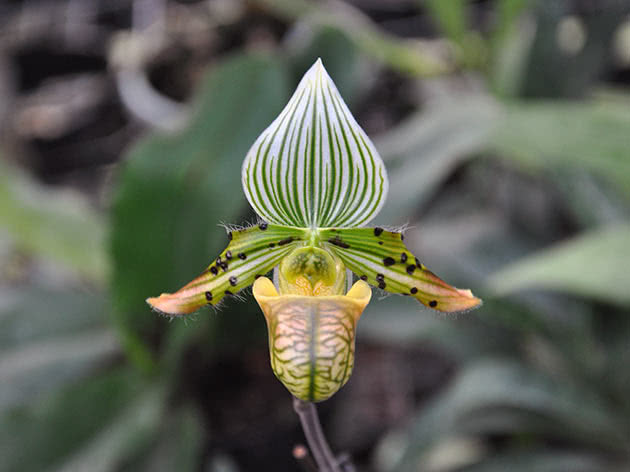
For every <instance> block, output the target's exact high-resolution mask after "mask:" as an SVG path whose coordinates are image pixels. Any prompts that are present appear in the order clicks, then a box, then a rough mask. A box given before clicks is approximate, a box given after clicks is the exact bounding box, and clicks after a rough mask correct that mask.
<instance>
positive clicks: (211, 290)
mask: <svg viewBox="0 0 630 472" xmlns="http://www.w3.org/2000/svg"><path fill="white" fill-rule="evenodd" d="M229 237H230V239H231V241H230V244H229V245H228V247H227V248H226V249H225V250H224V251H223V252H222V253H221V255H220V256H219V257H218V258H217V259H216V260H215V261H214V262H213V263H212V264H210V266H209V267H208V268H207V269H206V270H205V271H204V272H203V274H201V275H200V276H199V277H197V278H196V279H194V280H192V281H191V282H189V283H188V284H186V285H185V286H184V287H182V288H181V289H179V290H178V291H177V292H175V293H172V294H171V293H163V294H162V295H160V296H159V297H155V298H148V299H147V303H148V304H149V305H151V307H152V308H154V309H155V310H157V311H159V312H161V313H164V314H166V315H170V316H182V315H187V314H190V313H193V312H194V311H197V310H198V309H199V308H201V307H202V306H204V305H216V304H217V303H219V302H220V301H221V300H222V299H223V298H224V297H225V296H226V295H231V294H236V293H237V292H239V291H240V290H242V289H244V288H246V287H248V286H250V285H251V284H252V283H254V280H255V279H256V277H257V276H260V275H264V274H266V273H267V272H269V271H270V270H271V269H273V268H274V267H275V266H276V265H278V263H279V262H280V260H282V258H283V257H284V256H286V255H287V254H288V253H289V252H291V250H293V249H294V248H295V247H296V246H297V245H298V244H302V242H303V241H304V240H305V239H307V232H306V231H305V230H303V229H300V228H293V227H286V226H276V225H269V224H267V223H261V224H259V225H257V226H252V227H251V228H246V229H242V230H238V231H232V232H231V233H229Z"/></svg>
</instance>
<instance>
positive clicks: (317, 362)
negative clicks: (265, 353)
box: [254, 277, 372, 401]
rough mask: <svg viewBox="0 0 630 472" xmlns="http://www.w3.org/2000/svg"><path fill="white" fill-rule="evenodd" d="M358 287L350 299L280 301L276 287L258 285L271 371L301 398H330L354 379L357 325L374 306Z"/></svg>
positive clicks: (364, 287) (287, 298)
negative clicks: (364, 313) (369, 305)
mask: <svg viewBox="0 0 630 472" xmlns="http://www.w3.org/2000/svg"><path fill="white" fill-rule="evenodd" d="M371 295H372V291H371V290H370V287H369V285H368V284H366V283H365V282H363V281H358V282H357V283H355V284H354V286H353V287H352V289H351V290H350V291H349V292H348V294H347V295H334V296H325V297H313V296H302V295H278V292H277V291H276V288H275V287H274V285H273V284H272V283H271V281H270V280H269V279H267V278H265V277H261V278H259V279H258V280H256V282H255V283H254V297H255V298H256V301H257V302H258V304H259V305H260V307H261V309H262V311H263V313H264V314H265V318H266V320H267V328H268V332H269V354H270V358H271V367H272V369H273V371H274V373H275V375H276V377H278V379H279V380H280V381H281V382H282V383H283V384H284V386H285V387H286V388H287V389H288V390H289V391H290V392H291V393H292V394H293V395H294V396H296V397H297V398H300V399H302V400H305V401H322V400H326V399H327V398H330V397H331V396H332V395H333V394H334V393H335V392H337V391H338V390H339V389H340V388H341V387H342V386H343V385H344V384H345V383H346V382H347V381H348V379H349V378H350V375H351V373H352V368H353V366H354V338H355V330H356V323H357V321H358V319H359V317H360V316H361V313H362V312H363V310H364V309H365V307H366V305H367V304H368V302H369V301H370V297H371Z"/></svg>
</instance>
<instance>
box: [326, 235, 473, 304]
mask: <svg viewBox="0 0 630 472" xmlns="http://www.w3.org/2000/svg"><path fill="white" fill-rule="evenodd" d="M319 237H320V238H321V240H322V241H323V242H324V245H325V246H326V247H327V248H328V249H329V250H331V251H332V252H334V253H335V254H336V255H337V256H338V257H339V258H340V259H341V260H342V261H343V263H344V264H345V265H346V267H348V269H350V270H351V271H352V272H354V273H355V274H356V275H357V276H359V277H361V278H362V279H364V280H366V281H367V282H368V283H370V284H372V285H375V286H377V287H379V288H381V289H383V290H386V291H388V292H390V293H397V294H403V295H411V296H413V297H414V298H416V299H417V300H418V301H420V302H421V303H422V304H424V305H426V306H428V307H430V308H433V309H435V310H439V311H444V312H455V311H462V310H468V309H470V308H475V307H477V306H479V305H480V304H481V300H479V299H478V298H477V297H475V296H473V294H472V293H471V292H470V290H462V289H457V288H455V287H451V286H450V285H448V284H447V283H446V282H444V281H443V280H441V279H440V278H438V277H437V276H436V275H435V274H434V273H432V272H431V271H430V270H428V269H427V268H426V267H425V266H424V265H423V264H422V263H421V262H420V260H419V259H418V258H417V257H415V256H414V255H413V254H411V253H410V252H409V250H408V249H407V248H406V247H405V245H404V244H403V242H402V239H403V236H402V234H401V233H397V232H393V231H385V230H383V229H382V228H344V229H336V228H328V229H323V230H320V231H319Z"/></svg>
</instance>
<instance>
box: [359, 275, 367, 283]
mask: <svg viewBox="0 0 630 472" xmlns="http://www.w3.org/2000/svg"><path fill="white" fill-rule="evenodd" d="M359 278H360V279H361V280H363V281H364V282H365V281H366V280H367V275H362V276H361V277H359Z"/></svg>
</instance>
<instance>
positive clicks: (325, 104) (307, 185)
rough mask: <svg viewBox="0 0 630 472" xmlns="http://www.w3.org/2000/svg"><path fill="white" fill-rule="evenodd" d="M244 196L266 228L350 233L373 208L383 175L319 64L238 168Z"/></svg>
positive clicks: (382, 191)
mask: <svg viewBox="0 0 630 472" xmlns="http://www.w3.org/2000/svg"><path fill="white" fill-rule="evenodd" d="M242 181H243V189H244V191H245V195H246V196H247V199H248V200H249V203H250V204H251V205H252V207H253V208H254V210H255V211H256V213H258V215H260V216H261V217H262V218H263V219H264V220H266V221H269V222H271V223H275V224H279V225H285V226H297V227H302V228H317V227H330V226H336V227H358V226H363V225H365V224H367V223H368V222H369V221H370V220H371V219H372V218H374V216H375V215H376V214H377V213H378V211H379V210H380V209H381V207H382V205H383V203H384V201H385V196H386V194H387V189H388V180H387V171H386V170H385V166H384V164H383V161H382V160H381V158H380V156H379V155H378V152H377V151H376V148H375V147H374V145H373V144H372V142H371V141H370V139H369V138H368V137H367V135H366V134H365V132H364V131H363V130H362V129H361V127H360V126H359V125H358V124H357V122H356V120H355V119H354V117H353V116H352V114H351V113H350V110H348V107H347V106H346V104H345V103H344V101H343V99H342V98H341V95H339V92H338V91H337V87H335V84H334V83H333V81H332V79H331V78H330V76H329V75H328V73H327V72H326V69H324V66H323V64H322V62H321V60H317V62H316V63H315V64H314V65H313V66H312V67H311V68H310V69H309V70H308V72H307V73H306V74H305V75H304V77H303V78H302V80H301V82H300V83H299V85H298V87H297V90H296V91H295V93H294V95H293V97H291V100H289V103H288V104H287V106H286V107H285V109H284V110H283V111H282V113H280V115H279V116H278V118H276V119H275V121H274V122H273V123H272V124H271V125H270V126H269V127H268V128H267V129H266V130H265V131H263V133H262V134H261V135H260V136H259V137H258V139H257V140H256V142H255V143H254V145H253V146H252V147H251V149H250V150H249V152H248V154H247V157H246V158H245V162H244V163H243V170H242Z"/></svg>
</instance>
